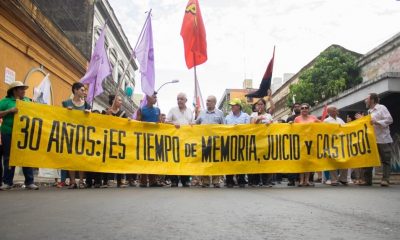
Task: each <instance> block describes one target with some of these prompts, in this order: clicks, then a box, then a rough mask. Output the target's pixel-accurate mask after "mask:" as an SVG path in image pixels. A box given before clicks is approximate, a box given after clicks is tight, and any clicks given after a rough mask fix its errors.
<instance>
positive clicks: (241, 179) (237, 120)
mask: <svg viewBox="0 0 400 240" xmlns="http://www.w3.org/2000/svg"><path fill="white" fill-rule="evenodd" d="M229 105H230V106H231V110H232V111H231V113H230V114H229V115H228V116H226V117H225V124H235V125H236V124H248V123H250V116H249V115H248V114H247V113H245V112H242V101H241V100H240V99H239V98H234V99H232V101H230V102H229ZM236 178H237V182H238V184H239V187H245V186H246V179H245V174H238V175H236ZM233 185H234V181H233V175H226V186H227V187H228V188H233Z"/></svg>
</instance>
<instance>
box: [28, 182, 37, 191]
mask: <svg viewBox="0 0 400 240" xmlns="http://www.w3.org/2000/svg"><path fill="white" fill-rule="evenodd" d="M25 188H26V189H28V190H39V187H38V186H36V185H35V184H33V183H31V184H29V185H26V186H25Z"/></svg>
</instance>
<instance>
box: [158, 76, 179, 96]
mask: <svg viewBox="0 0 400 240" xmlns="http://www.w3.org/2000/svg"><path fill="white" fill-rule="evenodd" d="M178 82H179V80H178V79H174V80H172V81H169V82H165V83H163V84H162V85H161V86H160V87H159V88H158V89H157V91H156V92H157V93H158V91H160V89H161V88H162V87H163V86H164V85H166V84H168V83H178Z"/></svg>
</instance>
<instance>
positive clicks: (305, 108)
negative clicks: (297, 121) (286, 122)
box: [300, 107, 309, 110]
mask: <svg viewBox="0 0 400 240" xmlns="http://www.w3.org/2000/svg"><path fill="white" fill-rule="evenodd" d="M300 109H301V110H307V109H309V107H301V108H300Z"/></svg>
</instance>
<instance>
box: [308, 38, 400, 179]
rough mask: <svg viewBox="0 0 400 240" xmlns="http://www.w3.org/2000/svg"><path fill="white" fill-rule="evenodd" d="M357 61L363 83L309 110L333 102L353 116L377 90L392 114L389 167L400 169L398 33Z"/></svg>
mask: <svg viewBox="0 0 400 240" xmlns="http://www.w3.org/2000/svg"><path fill="white" fill-rule="evenodd" d="M358 65H359V67H360V68H361V73H360V74H361V76H362V78H363V81H362V83H360V84H359V85H357V86H355V87H353V88H351V89H348V90H346V91H344V92H342V93H341V94H339V95H338V96H335V97H333V98H330V99H327V100H326V101H325V102H323V103H320V104H319V105H317V106H315V107H314V108H313V109H312V114H314V115H321V113H322V111H323V106H324V105H325V104H328V105H330V104H332V105H335V106H336V107H337V108H338V109H339V111H340V114H341V117H342V118H344V119H345V118H346V117H347V116H350V117H352V118H354V115H355V114H356V113H357V112H363V113H366V110H367V109H366V106H365V103H364V100H365V98H366V97H367V96H368V94H369V93H377V94H379V97H380V101H381V103H382V104H383V105H385V106H386V107H387V108H388V110H389V112H390V113H391V115H392V117H393V124H392V125H390V132H391V135H392V138H393V140H394V144H393V159H392V169H393V170H394V171H395V172H400V108H399V106H400V33H398V34H396V35H395V36H393V37H392V38H390V39H388V40H387V41H385V42H384V43H382V44H381V45H379V46H378V47H376V48H374V49H372V50H371V51H369V52H368V53H366V54H365V55H364V56H362V57H361V58H360V59H359V60H358Z"/></svg>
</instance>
